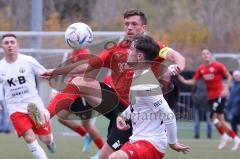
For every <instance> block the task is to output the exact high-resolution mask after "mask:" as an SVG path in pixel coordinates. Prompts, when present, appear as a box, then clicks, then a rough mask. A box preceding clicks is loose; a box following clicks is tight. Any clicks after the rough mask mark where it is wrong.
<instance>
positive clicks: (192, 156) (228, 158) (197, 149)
mask: <svg viewBox="0 0 240 159" xmlns="http://www.w3.org/2000/svg"><path fill="white" fill-rule="evenodd" d="M178 125H179V127H183V126H184V128H186V129H187V128H189V127H191V124H190V123H179V124H178ZM97 126H98V128H99V129H100V133H101V134H103V135H104V134H105V133H106V127H107V121H106V120H103V118H98V120H97ZM53 129H54V131H55V132H57V131H58V130H57V129H59V131H63V129H65V128H63V127H61V126H60V125H58V124H57V123H56V121H54V122H53ZM203 134H204V132H202V136H204V135H205V134H204V135H203ZM192 136H193V133H192V131H189V130H188V129H187V130H184V129H183V130H182V129H181V130H180V131H179V138H180V141H181V142H182V143H184V144H187V145H189V146H191V152H190V153H189V154H187V155H184V154H181V153H177V152H174V151H172V150H168V152H167V153H166V156H165V159H237V158H239V156H240V150H238V151H235V152H232V151H231V150H230V149H231V146H232V142H229V144H228V146H227V147H226V148H225V149H224V150H218V149H217V145H218V142H219V141H218V135H217V134H216V133H214V137H213V139H211V140H208V139H206V138H202V139H200V140H194V139H192ZM55 140H56V143H57V152H56V153H55V154H50V153H49V152H48V151H47V148H46V146H45V145H43V144H41V145H42V147H43V148H44V150H45V151H46V152H47V155H48V157H49V159H88V158H89V157H90V156H92V155H94V154H95V152H96V147H95V146H94V145H93V144H92V145H91V149H90V151H89V152H88V153H82V152H81V148H82V139H81V137H79V136H62V135H55ZM31 158H32V156H31V154H30V153H29V152H28V149H27V147H26V144H25V143H24V141H23V140H22V139H18V138H17V136H16V135H15V134H10V135H5V134H0V159H31Z"/></svg>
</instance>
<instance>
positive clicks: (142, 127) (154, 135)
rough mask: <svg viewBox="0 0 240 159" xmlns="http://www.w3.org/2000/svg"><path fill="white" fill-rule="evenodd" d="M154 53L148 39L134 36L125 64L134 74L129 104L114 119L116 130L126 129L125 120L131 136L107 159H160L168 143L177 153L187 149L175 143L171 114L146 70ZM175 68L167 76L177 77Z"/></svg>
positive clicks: (175, 132)
mask: <svg viewBox="0 0 240 159" xmlns="http://www.w3.org/2000/svg"><path fill="white" fill-rule="evenodd" d="M158 53H159V46H158V45H157V43H156V42H154V40H153V39H152V38H151V37H149V36H146V35H145V36H141V37H136V38H135V39H134V41H133V43H132V44H131V47H130V50H129V56H128V64H129V65H130V66H131V67H132V69H133V71H134V77H133V80H132V84H131V87H130V94H129V99H130V103H131V105H130V106H129V107H128V108H127V109H126V110H125V111H124V112H123V113H122V114H121V115H119V116H118V118H117V127H118V128H119V129H121V130H127V129H128V128H130V125H128V124H126V121H127V120H130V121H131V124H132V127H133V133H132V136H131V137H130V140H129V142H128V143H126V144H124V145H123V147H122V148H121V149H120V150H118V151H116V152H114V153H113V154H111V155H110V156H109V158H108V159H161V158H163V157H164V154H165V152H166V149H167V145H168V144H169V146H170V147H171V148H172V149H174V150H176V151H178V152H183V153H186V152H188V151H189V149H190V147H188V146H185V145H183V144H180V143H178V141H177V126H176V119H175V115H174V113H173V112H172V110H171V109H170V108H169V106H168V104H167V102H166V100H165V99H164V97H163V94H162V90H161V86H160V83H159V81H158V80H157V79H156V77H155V76H154V74H153V72H152V71H151V69H150V61H151V60H152V59H153V58H154V57H156V56H157V55H158ZM147 60H148V61H149V62H146V61H147ZM173 67H174V69H172V68H173ZM176 67H177V66H171V67H170V68H169V73H170V74H178V73H179V72H180V71H178V70H177V69H176ZM165 130H166V131H165Z"/></svg>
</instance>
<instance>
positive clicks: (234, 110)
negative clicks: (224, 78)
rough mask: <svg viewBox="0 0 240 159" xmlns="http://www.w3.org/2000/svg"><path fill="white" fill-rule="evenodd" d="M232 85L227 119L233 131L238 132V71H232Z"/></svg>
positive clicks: (239, 84) (239, 75)
mask: <svg viewBox="0 0 240 159" xmlns="http://www.w3.org/2000/svg"><path fill="white" fill-rule="evenodd" d="M233 79H234V81H233V85H232V87H231V89H230V93H229V98H228V111H229V120H230V123H231V126H232V129H233V131H234V132H235V133H236V134H237V133H238V125H240V96H239V95H240V71H239V70H235V71H234V72H233Z"/></svg>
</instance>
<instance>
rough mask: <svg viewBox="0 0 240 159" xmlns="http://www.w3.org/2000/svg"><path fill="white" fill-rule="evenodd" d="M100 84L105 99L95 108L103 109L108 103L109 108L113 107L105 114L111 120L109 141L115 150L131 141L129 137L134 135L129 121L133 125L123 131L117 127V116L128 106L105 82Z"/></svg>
mask: <svg viewBox="0 0 240 159" xmlns="http://www.w3.org/2000/svg"><path fill="white" fill-rule="evenodd" d="M100 85H101V88H102V99H103V101H102V103H101V104H100V106H98V107H97V108H98V109H95V110H97V111H98V110H99V109H101V107H106V106H107V105H108V106H107V108H108V109H109V108H110V109H112V110H111V111H109V112H107V113H105V114H103V115H104V116H105V117H106V118H108V119H109V120H110V123H109V126H108V134H107V143H108V144H109V146H111V147H112V149H113V150H115V151H116V150H119V149H120V148H121V147H122V146H123V145H124V144H125V143H126V142H128V141H129V137H130V136H131V135H132V126H131V122H130V121H128V123H129V124H130V126H131V127H130V129H128V130H127V131H122V130H119V129H118V128H117V123H116V118H117V116H118V115H119V114H121V113H122V112H123V111H124V110H125V109H126V107H125V106H124V105H123V104H122V103H121V102H120V101H119V98H118V96H117V95H116V93H115V91H114V90H113V89H111V88H110V87H108V86H107V85H106V84H104V83H100ZM98 112H99V111H98ZM100 113H101V112H100Z"/></svg>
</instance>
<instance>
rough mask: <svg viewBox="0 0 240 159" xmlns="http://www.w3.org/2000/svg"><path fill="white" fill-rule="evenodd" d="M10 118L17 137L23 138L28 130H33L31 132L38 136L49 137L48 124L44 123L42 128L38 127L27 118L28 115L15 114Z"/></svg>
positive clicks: (49, 129) (49, 128)
mask: <svg viewBox="0 0 240 159" xmlns="http://www.w3.org/2000/svg"><path fill="white" fill-rule="evenodd" d="M10 118H11V121H12V124H13V126H14V128H15V130H16V132H17V134H18V137H21V136H23V134H24V133H25V132H26V131H27V130H29V129H33V132H34V133H35V134H38V135H49V134H50V133H51V127H50V124H49V122H48V123H46V125H45V126H44V127H39V126H38V125H36V124H35V123H34V121H33V120H32V119H31V118H30V117H29V116H28V114H24V113H20V112H15V113H13V114H12V115H11V116H10Z"/></svg>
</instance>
